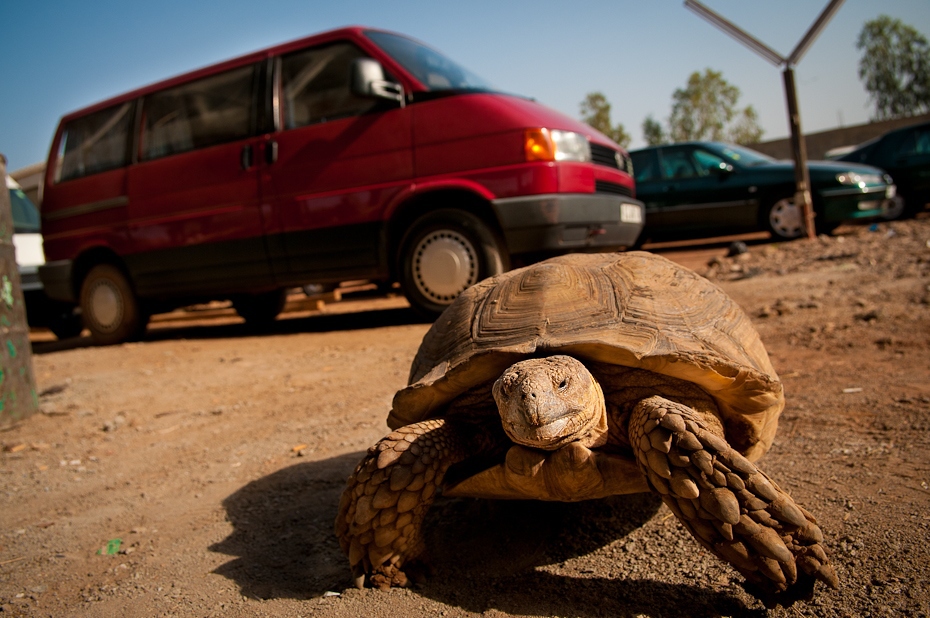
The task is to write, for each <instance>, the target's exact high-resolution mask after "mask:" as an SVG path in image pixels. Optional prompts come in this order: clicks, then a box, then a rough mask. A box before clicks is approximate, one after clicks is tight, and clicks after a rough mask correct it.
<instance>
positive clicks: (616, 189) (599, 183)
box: [594, 180, 633, 197]
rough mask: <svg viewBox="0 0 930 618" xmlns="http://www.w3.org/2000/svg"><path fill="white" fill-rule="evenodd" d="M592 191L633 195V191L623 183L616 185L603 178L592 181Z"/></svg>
mask: <svg viewBox="0 0 930 618" xmlns="http://www.w3.org/2000/svg"><path fill="white" fill-rule="evenodd" d="M594 192H595V193H610V194H612V195H625V196H627V197H633V192H632V191H630V189H629V188H627V187H624V186H623V185H618V184H616V183H613V182H606V181H604V180H595V181H594Z"/></svg>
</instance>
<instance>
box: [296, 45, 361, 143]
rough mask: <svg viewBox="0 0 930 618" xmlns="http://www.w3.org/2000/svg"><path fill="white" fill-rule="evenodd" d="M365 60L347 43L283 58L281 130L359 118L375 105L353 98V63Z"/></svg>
mask: <svg viewBox="0 0 930 618" xmlns="http://www.w3.org/2000/svg"><path fill="white" fill-rule="evenodd" d="M365 57H367V56H366V54H364V53H363V52H362V51H361V50H360V49H359V48H357V47H356V46H355V45H352V44H350V43H335V44H333V45H327V46H325V47H315V48H312V49H305V50H302V51H299V52H296V53H293V54H289V55H286V56H283V57H282V58H281V62H280V67H281V70H280V74H281V94H282V96H281V105H282V108H283V109H282V112H283V115H284V128H285V129H294V128H297V127H303V126H306V125H310V124H317V123H320V122H326V121H328V120H335V119H337V118H345V117H347V116H359V115H361V114H364V113H365V112H367V111H369V110H371V109H372V108H373V107H374V106H375V105H377V101H375V100H373V99H369V98H364V97H359V96H356V95H354V94H352V91H351V89H350V87H349V80H350V79H351V71H352V62H353V61H354V60H355V59H356V58H365Z"/></svg>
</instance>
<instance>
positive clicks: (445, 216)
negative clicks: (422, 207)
mask: <svg viewBox="0 0 930 618" xmlns="http://www.w3.org/2000/svg"><path fill="white" fill-rule="evenodd" d="M509 267H510V260H509V255H508V253H507V251H506V250H504V249H503V242H501V241H500V240H499V239H498V236H497V235H496V234H495V233H494V231H493V230H492V229H491V228H490V227H488V225H487V224H486V223H485V222H484V221H482V220H481V219H480V218H478V217H477V216H476V215H474V214H472V213H470V212H466V211H464V210H454V209H443V210H436V211H433V212H430V213H428V214H426V215H423V216H422V217H420V218H419V219H417V220H416V221H415V222H414V224H413V225H412V226H411V227H410V231H409V232H408V233H407V234H406V236H405V237H404V239H403V241H402V243H401V250H400V259H399V270H400V284H401V288H402V289H403V291H404V295H405V296H406V297H407V300H408V301H409V302H410V305H411V306H412V307H413V309H414V310H415V311H416V312H417V313H419V314H420V315H422V316H423V317H426V318H428V319H435V318H436V317H438V316H439V314H441V313H442V312H443V311H444V310H445V308H446V307H448V306H449V305H450V304H452V301H453V300H455V299H456V297H458V295H459V294H461V293H462V292H464V291H465V290H466V289H467V288H469V287H471V286H472V285H474V284H476V283H478V282H479V281H481V280H483V279H486V278H488V277H491V276H494V275H497V274H500V273H502V272H505V271H506V270H508V269H509Z"/></svg>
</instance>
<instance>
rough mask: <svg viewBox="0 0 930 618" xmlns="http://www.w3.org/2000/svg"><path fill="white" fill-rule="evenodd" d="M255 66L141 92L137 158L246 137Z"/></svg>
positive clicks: (252, 97)
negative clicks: (149, 92) (150, 92)
mask: <svg viewBox="0 0 930 618" xmlns="http://www.w3.org/2000/svg"><path fill="white" fill-rule="evenodd" d="M256 69H257V67H256V65H250V66H245V67H240V68H238V69H233V70H231V71H226V72H225V73H220V74H218V75H211V76H210V77H206V78H204V79H199V80H197V81H194V82H191V83H189V84H184V85H182V86H177V87H176V88H171V89H168V90H162V91H161V92H156V93H154V94H152V95H149V96H147V97H145V100H144V101H143V103H142V142H141V147H140V153H139V155H140V158H142V159H144V160H148V159H157V158H159V157H164V156H167V155H171V154H177V153H180V152H187V151H189V150H194V149H196V148H205V147H207V146H214V145H216V144H222V143H225V142H231V141H235V140H238V139H244V138H246V137H249V135H250V134H251V132H252V131H251V126H252V108H253V106H254V103H255V97H254V96H253V84H254V77H255V71H256Z"/></svg>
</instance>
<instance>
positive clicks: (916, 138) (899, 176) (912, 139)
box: [893, 125, 930, 208]
mask: <svg viewBox="0 0 930 618" xmlns="http://www.w3.org/2000/svg"><path fill="white" fill-rule="evenodd" d="M893 165H894V167H895V170H896V172H895V173H894V174H893V177H894V180H895V182H896V183H898V184H899V188H900V189H901V190H902V191H904V192H906V193H907V194H908V196H909V197H911V198H912V199H916V200H920V201H925V200H928V199H930V125H923V126H920V127H916V128H915V129H914V130H913V131H911V132H909V133H908V134H907V136H906V137H905V139H904V140H903V142H902V143H901V145H900V146H899V148H898V149H897V152H896V153H895V157H894V161H893ZM922 205H923V204H920V205H918V204H912V205H911V206H912V207H915V208H919V206H922Z"/></svg>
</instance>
